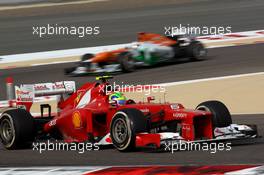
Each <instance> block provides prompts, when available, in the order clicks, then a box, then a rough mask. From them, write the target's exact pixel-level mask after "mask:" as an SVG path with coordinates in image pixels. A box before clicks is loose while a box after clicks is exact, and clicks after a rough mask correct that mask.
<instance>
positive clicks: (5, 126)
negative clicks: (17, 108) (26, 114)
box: [0, 119, 14, 143]
mask: <svg viewBox="0 0 264 175" xmlns="http://www.w3.org/2000/svg"><path fill="white" fill-rule="evenodd" d="M0 127H1V139H2V140H3V142H4V143H11V142H12V140H13V139H14V130H13V127H12V123H11V121H10V120H8V119H4V120H3V121H2V122H1V125H0Z"/></svg>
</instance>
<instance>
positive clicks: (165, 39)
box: [65, 32, 207, 75]
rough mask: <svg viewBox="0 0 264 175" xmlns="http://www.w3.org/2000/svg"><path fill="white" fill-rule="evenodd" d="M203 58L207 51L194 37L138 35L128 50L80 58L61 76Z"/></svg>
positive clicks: (129, 69) (128, 70) (133, 68)
mask: <svg viewBox="0 0 264 175" xmlns="http://www.w3.org/2000/svg"><path fill="white" fill-rule="evenodd" d="M206 55H207V50H206V49H205V47H204V46H203V44H202V43H201V42H200V41H197V40H196V39H195V38H194V37H190V36H186V35H174V36H173V37H172V36H163V35H160V34H155V33H144V32H141V33H138V40H137V42H134V43H131V45H130V46H129V47H125V48H121V49H116V50H110V51H104V52H100V53H98V54H85V55H83V56H82V58H81V61H80V62H78V65H77V66H76V67H70V68H66V69H65V74H70V75H82V74H87V73H102V72H103V73H105V72H133V71H134V70H135V68H136V67H139V66H153V65H157V64H159V63H163V62H173V61H175V60H177V59H179V58H189V59H190V60H191V61H195V60H200V59H203V58H204V57H205V56H206Z"/></svg>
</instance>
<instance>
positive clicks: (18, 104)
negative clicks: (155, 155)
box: [0, 76, 257, 151]
mask: <svg viewBox="0 0 264 175" xmlns="http://www.w3.org/2000/svg"><path fill="white" fill-rule="evenodd" d="M108 78H111V77H106V76H103V77H99V78H98V80H102V82H101V83H98V82H94V83H86V84H84V85H83V86H81V87H80V88H79V89H78V90H75V84H74V82H71V81H64V82H56V83H41V84H34V85H21V86H20V87H16V98H15V99H14V100H13V99H10V100H8V101H6V102H1V103H0V104H1V105H2V113H1V117H0V136H1V140H2V143H3V145H4V146H5V147H6V148H7V149H15V148H18V147H20V146H22V145H25V144H26V143H32V142H33V141H34V140H36V139H38V138H39V137H41V138H42V139H43V138H45V136H46V137H55V138H56V139H57V138H61V139H63V140H64V141H67V142H86V141H88V142H93V143H97V144H99V145H105V144H113V145H114V146H115V147H116V148H117V149H118V150H120V151H129V150H134V149H135V148H137V147H148V146H151V147H155V148H159V147H161V146H162V145H163V144H165V143H166V142H168V141H174V142H177V141H184V142H193V141H212V140H228V139H238V138H239V139H241V138H242V139H243V138H254V137H257V130H256V127H255V126H253V125H238V124H232V119H231V116H230V113H229V111H228V109H227V108H226V106H225V105H224V104H223V103H221V102H219V101H207V102H203V103H201V104H199V105H198V106H197V108H196V109H186V108H184V106H183V105H182V104H180V103H153V102H152V100H153V99H152V98H148V102H138V103H136V102H135V101H133V100H131V99H126V98H125V97H124V96H123V95H122V93H119V92H116V93H112V91H111V85H110V84H109V83H108V81H107V79H108ZM9 84H10V83H9ZM8 87H10V85H9V86H8ZM109 87H110V88H109ZM9 92H11V91H10V89H9ZM109 92H110V93H109ZM67 94H69V96H68V97H67V98H65V96H66V95H67ZM51 95H55V96H51ZM9 97H10V95H9ZM50 98H54V99H55V100H57V103H56V105H57V106H58V111H57V112H56V113H54V112H52V109H51V105H50V104H49V103H48V100H50ZM64 98H65V99H64ZM39 101H41V104H40V106H39V107H40V111H41V112H40V114H36V113H33V112H31V110H32V109H31V108H32V105H33V104H34V103H37V102H39ZM3 105H6V106H5V108H4V107H3ZM35 108H36V107H35ZM45 111H48V113H47V114H44V113H45Z"/></svg>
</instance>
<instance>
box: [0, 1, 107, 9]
mask: <svg viewBox="0 0 264 175" xmlns="http://www.w3.org/2000/svg"><path fill="white" fill-rule="evenodd" d="M104 1H109V0H83V1H73V2H64V3H39V4H32V5H17V6H3V7H0V11H4V10H16V9H27V8H39V7H54V6H63V5H78V4H87V3H93V2H104Z"/></svg>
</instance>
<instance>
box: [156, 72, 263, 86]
mask: <svg viewBox="0 0 264 175" xmlns="http://www.w3.org/2000/svg"><path fill="white" fill-rule="evenodd" d="M256 75H264V72H256V73H247V74H238V75H228V76H221V77H212V78H202V79H195V80H186V81H178V82H171V83H161V84H154V86H167V87H169V86H176V85H183V84H192V83H200V82H206V81H214V80H225V79H232V78H242V77H249V76H256Z"/></svg>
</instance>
